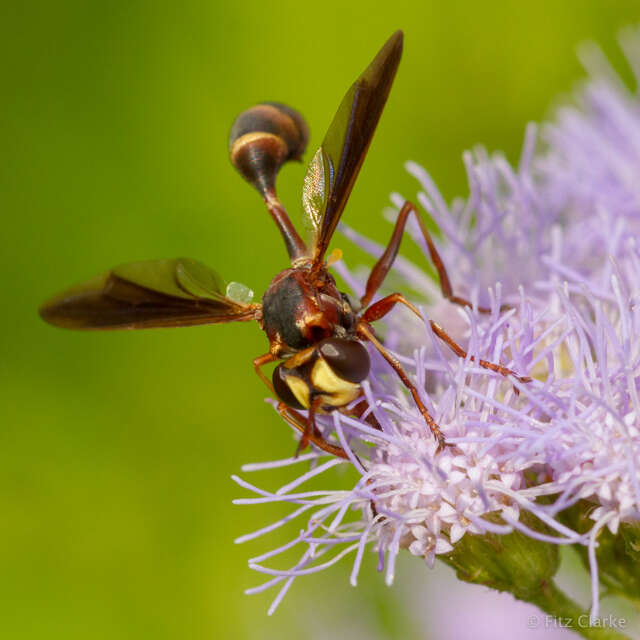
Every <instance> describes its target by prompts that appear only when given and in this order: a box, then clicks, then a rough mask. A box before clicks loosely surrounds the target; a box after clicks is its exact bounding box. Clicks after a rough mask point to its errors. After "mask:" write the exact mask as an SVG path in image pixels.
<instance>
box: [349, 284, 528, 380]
mask: <svg viewBox="0 0 640 640" xmlns="http://www.w3.org/2000/svg"><path fill="white" fill-rule="evenodd" d="M398 302H399V303H401V304H403V305H405V306H406V307H408V308H409V309H411V311H413V313H415V314H416V315H417V316H418V317H419V318H420V319H421V320H424V318H423V317H422V315H421V314H420V312H419V311H418V309H416V307H415V306H414V305H413V304H411V302H409V301H408V300H407V299H406V298H405V297H404V296H403V295H402V294H400V293H392V294H391V295H388V296H387V297H386V298H382V299H381V300H378V301H377V302H376V303H375V304H372V305H371V306H370V307H369V308H368V309H367V310H366V311H365V312H364V313H363V314H362V320H363V321H364V322H367V323H368V322H373V321H375V320H379V319H380V318H382V317H384V316H386V315H387V313H389V311H391V309H393V307H394V306H395V305H396V304H397V303H398ZM429 324H430V325H431V329H432V330H433V333H435V334H436V335H437V336H438V338H440V340H442V341H443V342H444V343H445V344H446V345H447V346H448V347H449V348H450V349H451V351H453V352H454V353H455V354H456V355H457V356H459V357H460V358H466V357H467V352H466V351H465V350H464V349H463V348H462V347H461V346H460V345H459V344H457V343H456V342H455V341H454V340H453V338H452V337H451V336H450V335H449V334H448V333H447V332H446V331H445V330H444V329H443V328H442V327H441V326H440V325H439V324H438V323H437V322H434V321H433V320H429ZM470 359H471V360H472V361H474V362H475V361H476V358H475V356H471V358H470ZM477 362H478V364H479V365H480V366H481V367H483V368H484V369H489V370H491V371H495V372H496V373H499V374H500V375H503V376H513V377H514V378H516V380H519V381H520V382H531V378H530V377H529V376H520V375H518V374H517V373H516V372H515V371H513V370H512V369H509V368H508V367H504V366H503V365H501V364H495V363H494V362H489V361H488V360H482V359H479V360H478V361H477Z"/></svg>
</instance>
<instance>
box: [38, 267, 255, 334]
mask: <svg viewBox="0 0 640 640" xmlns="http://www.w3.org/2000/svg"><path fill="white" fill-rule="evenodd" d="M224 291H225V284H224V281H223V280H222V279H221V278H220V276H219V275H218V274H217V273H216V272H215V271H213V270H212V269H209V268H208V267H206V266H205V265H203V264H202V263H200V262H197V261H196V260H191V259H189V258H173V259H167V260H146V261H142V262H132V263H129V264H125V265H121V266H119V267H116V268H115V269H112V270H111V271H108V272H107V273H105V274H102V275H100V276H98V277H96V278H94V279H93V280H90V281H88V282H86V283H84V284H81V285H79V286H76V287H73V288H71V289H68V290H67V291H64V292H63V293H61V294H59V295H58V296H56V297H54V298H52V299H51V300H49V301H48V302H46V303H45V304H44V305H43V306H42V307H41V309H40V315H41V316H42V318H43V319H44V320H46V321H47V322H49V323H51V324H53V325H56V326H58V327H64V328H66V329H146V328H152V327H183V326H191V325H197V324H213V323H220V322H232V321H243V320H251V319H253V317H254V315H255V310H256V307H257V305H250V304H245V303H243V302H239V301H236V300H232V299H231V298H229V297H227V296H226V295H225V293H224Z"/></svg>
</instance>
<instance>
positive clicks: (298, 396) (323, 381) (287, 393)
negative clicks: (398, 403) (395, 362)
mask: <svg viewBox="0 0 640 640" xmlns="http://www.w3.org/2000/svg"><path fill="white" fill-rule="evenodd" d="M369 367H370V360H369V353H368V352H367V349H366V348H365V347H364V345H363V344H362V343H360V342H358V341H357V340H349V339H344V338H327V339H326V340H322V341H321V342H319V343H318V344H317V345H316V346H315V347H313V351H312V354H311V355H310V357H309V358H307V359H305V361H304V363H303V364H301V365H299V366H296V367H287V362H283V363H282V364H280V365H278V366H277V367H276V368H275V369H274V371H273V387H274V389H275V391H276V394H277V395H278V397H279V398H280V400H282V401H283V402H284V403H285V404H287V405H288V406H290V407H292V408H294V409H308V408H309V406H310V405H311V403H312V402H313V400H314V399H315V398H318V397H320V398H321V403H320V407H319V409H320V410H321V411H331V410H332V409H337V408H339V407H344V406H345V405H347V404H349V403H350V402H351V401H352V400H355V399H356V398H357V397H358V396H359V395H360V383H361V382H362V381H363V380H364V379H365V378H366V377H367V375H368V374H369Z"/></svg>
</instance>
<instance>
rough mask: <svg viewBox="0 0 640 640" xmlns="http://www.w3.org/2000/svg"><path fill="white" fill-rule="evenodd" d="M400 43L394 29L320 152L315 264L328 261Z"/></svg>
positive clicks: (352, 92) (339, 113) (351, 91)
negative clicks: (325, 256) (320, 185)
mask: <svg viewBox="0 0 640 640" xmlns="http://www.w3.org/2000/svg"><path fill="white" fill-rule="evenodd" d="M402 40H403V36H402V31H396V33H394V34H393V35H392V36H391V38H389V40H388V41H387V42H386V43H385V45H384V46H383V47H382V49H380V51H379V52H378V54H377V55H376V57H375V58H374V59H373V61H372V62H371V64H370V65H369V66H368V67H367V69H366V70H365V71H364V73H363V74H362V75H361V76H360V77H359V78H358V80H357V81H356V82H355V83H354V84H353V85H352V87H351V88H350V89H349V91H348V92H347V94H346V95H345V97H344V98H343V100H342V103H341V104H340V107H339V108H338V111H337V113H336V115H335V116H334V118H333V121H332V123H331V126H330V127H329V130H328V131H327V134H326V136H325V139H324V141H323V143H322V146H321V148H320V152H319V153H320V155H321V158H317V159H316V162H317V166H318V165H319V164H320V163H322V167H319V166H318V169H319V170H320V171H321V172H322V174H323V179H322V180H321V181H322V182H323V183H324V188H323V192H324V195H323V196H322V197H321V200H322V203H321V204H320V205H319V208H318V209H316V212H315V213H316V215H315V217H316V220H315V222H312V225H311V226H312V227H314V228H315V234H314V235H315V237H314V239H313V249H312V252H313V253H312V255H313V259H314V262H318V261H320V260H322V259H323V257H324V254H325V252H326V250H327V247H328V245H329V242H330V241H331V237H332V235H333V232H334V231H335V229H336V226H337V225H338V221H339V220H340V216H341V215H342V211H343V210H344V207H345V205H346V203H347V200H348V198H349V195H350V194H351V189H352V188H353V185H354V182H355V180H356V178H357V176H358V172H359V171H360V167H361V166H362V162H363V161H364V158H365V155H366V153H367V150H368V148H369V145H370V144H371V139H372V138H373V134H374V132H375V129H376V126H377V124H378V120H379V119H380V115H381V114H382V110H383V109H384V105H385V103H386V101H387V97H388V96H389V91H390V90H391V85H392V84H393V79H394V78H395V75H396V71H397V69H398V64H399V63H400V58H401V56H402ZM311 170H313V163H312V169H311ZM305 182H306V181H305ZM312 182H313V178H312V179H311V180H310V183H312ZM316 183H317V181H316Z"/></svg>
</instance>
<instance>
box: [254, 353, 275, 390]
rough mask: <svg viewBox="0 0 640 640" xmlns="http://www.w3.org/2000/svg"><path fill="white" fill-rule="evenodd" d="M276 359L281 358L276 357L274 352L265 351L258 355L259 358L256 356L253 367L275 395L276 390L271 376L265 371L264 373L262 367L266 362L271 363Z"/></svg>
mask: <svg viewBox="0 0 640 640" xmlns="http://www.w3.org/2000/svg"><path fill="white" fill-rule="evenodd" d="M276 360H279V358H276V356H274V355H273V354H272V353H265V354H264V355H262V356H258V357H257V358H254V360H253V368H254V370H255V372H256V373H257V374H258V377H259V378H260V379H261V380H262V382H264V383H265V384H266V385H267V387H269V390H270V391H271V393H273V394H274V395H275V391H274V389H273V383H272V382H271V380H269V378H267V376H265V375H264V373H262V367H263V366H264V365H265V364H269V363H270V362H275V361H276Z"/></svg>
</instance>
